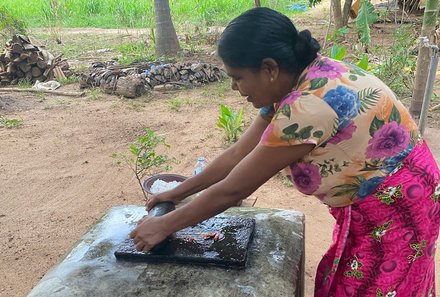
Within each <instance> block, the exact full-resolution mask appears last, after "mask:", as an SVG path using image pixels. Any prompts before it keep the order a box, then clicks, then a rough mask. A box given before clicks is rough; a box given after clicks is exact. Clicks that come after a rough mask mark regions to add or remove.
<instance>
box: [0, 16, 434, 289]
mask: <svg viewBox="0 0 440 297" xmlns="http://www.w3.org/2000/svg"><path fill="white" fill-rule="evenodd" d="M301 24H302V25H304V26H310V27H311V28H312V32H313V31H314V30H315V31H316V32H318V33H319V34H321V35H320V36H321V38H320V39H322V36H324V35H323V33H322V32H323V31H325V29H326V27H325V21H324V20H323V18H321V19H310V20H309V22H308V23H307V22H305V21H304V22H302V23H301ZM77 31H78V30H77ZM65 34H66V36H67V37H66V38H65V40H68V39H69V35H67V34H68V33H65ZM72 34H75V32H73V33H72ZM77 34H79V33H77ZM80 34H83V35H84V34H89V35H90V36H93V34H99V35H100V36H101V37H102V36H103V35H104V36H107V37H108V36H110V37H108V38H112V39H115V40H118V39H122V38H125V37H127V33H126V32H123V36H122V35H121V32H117V31H116V32H113V31H109V32H105V31H102V30H101V31H99V32H94V31H85V32H82V33H80ZM319 34H318V35H319ZM378 35H380V34H378ZM107 37H106V38H107ZM70 38H72V39H73V38H74V36H73V35H71V36H70ZM318 38H319V36H318ZM381 38H382V37H381ZM207 57H208V56H207ZM436 85H437V86H438V85H439V84H438V82H437V84H436ZM61 89H62V90H67V91H77V90H78V85H77V84H73V85H68V86H63V87H62V88H61ZM176 102H180V104H181V106H180V107H179V108H177V107H176ZM0 103H1V105H0V107H1V108H0V116H4V117H7V118H18V119H22V120H23V126H22V127H21V128H18V129H6V128H0V205H1V206H0V250H1V251H2V252H1V253H0V296H2V297H6V296H7V297H15V296H25V295H26V294H27V293H28V292H29V291H30V290H31V289H32V288H33V287H34V286H35V284H36V283H37V282H38V281H39V280H40V279H41V277H43V275H44V274H45V273H46V272H47V271H48V269H49V268H51V267H52V266H53V265H55V264H56V263H57V262H58V261H60V260H61V259H62V257H63V255H65V254H66V253H67V252H68V251H69V250H70V249H71V248H72V246H73V245H74V243H75V242H76V241H77V240H78V239H79V238H80V237H81V236H82V235H83V234H84V233H85V232H86V231H87V230H88V228H90V227H91V226H92V225H93V224H94V223H95V222H96V221H97V220H98V219H99V218H100V217H102V216H103V215H104V214H105V213H106V212H107V211H108V210H109V209H110V208H111V207H113V206H116V205H121V204H137V205H142V204H143V199H142V194H141V191H140V189H139V186H138V184H137V182H136V180H135V179H134V176H133V174H132V172H131V171H130V170H129V169H128V168H126V167H118V166H117V165H116V162H115V160H114V159H113V158H112V157H111V155H112V154H113V153H115V152H117V153H120V152H127V151H128V146H129V144H130V143H131V142H132V141H133V140H134V139H135V138H136V137H138V136H139V135H141V134H142V132H143V130H144V129H145V128H146V127H149V128H152V129H153V130H155V131H156V132H158V133H160V134H163V135H165V137H166V139H167V142H168V143H169V144H170V145H171V148H170V149H169V150H162V149H161V150H160V152H163V153H166V154H167V155H169V156H172V157H175V158H176V159H177V160H178V161H179V163H178V164H175V165H174V166H173V169H172V172H175V173H179V174H183V175H191V174H192V169H193V166H194V164H195V160H196V157H197V156H201V155H204V156H206V157H207V159H208V161H209V160H212V159H213V158H215V156H216V155H218V154H219V153H220V152H221V151H222V150H223V149H224V148H225V144H224V141H223V132H222V131H221V130H219V129H218V128H216V125H215V123H216V120H217V117H218V115H219V104H220V103H224V104H227V105H229V106H231V107H233V108H234V109H236V110H237V109H238V108H239V107H243V108H244V111H245V118H246V124H249V123H250V121H251V120H252V118H254V117H255V115H256V111H255V110H254V109H253V108H252V107H250V106H248V105H246V103H245V102H244V100H243V99H242V98H240V97H239V96H237V94H235V93H234V92H232V91H230V90H229V83H228V82H224V83H217V84H212V85H209V86H206V87H203V88H198V89H193V90H182V91H173V92H169V93H158V92H154V93H153V94H151V95H150V96H148V97H144V98H140V99H136V100H127V99H122V98H118V97H116V96H110V95H104V94H101V93H99V92H95V91H94V92H88V93H87V95H86V96H85V97H81V98H72V97H58V96H51V95H37V94H30V93H24V94H23V93H0ZM176 109H178V110H176ZM435 118H438V113H437V114H434V118H432V119H431V120H432V122H431V126H432V125H433V127H430V129H429V130H428V131H427V138H428V141H429V143H430V145H431V147H432V149H433V151H434V154H435V156H436V157H437V160H439V161H440V129H439V128H438V125H437V124H436V121H435ZM433 123H434V124H433ZM250 198H251V199H250V200H252V201H254V200H256V204H255V207H262V208H285V209H294V210H298V211H301V212H303V213H304V214H305V216H306V265H305V276H306V290H305V291H306V293H305V296H312V292H313V279H314V274H315V271H316V266H317V264H318V261H319V259H320V257H321V256H322V255H323V253H324V252H325V251H326V249H327V247H328V246H329V244H330V241H331V230H332V226H333V223H334V220H333V219H332V217H331V216H330V215H329V214H328V211H327V208H326V207H325V206H324V205H322V204H320V202H319V201H318V200H317V199H315V198H313V197H307V196H304V195H301V194H299V193H298V192H296V191H295V190H294V189H293V188H291V187H290V186H289V184H288V183H286V181H285V179H284V178H283V176H282V175H278V176H275V177H274V178H272V179H271V180H270V181H269V182H267V183H266V184H265V185H263V186H262V187H261V188H260V189H259V190H258V191H256V192H255V193H254V194H253V195H252V196H251V197H250ZM437 259H438V256H437ZM438 263H439V261H438ZM437 276H438V277H437V279H439V278H440V277H439V275H437Z"/></svg>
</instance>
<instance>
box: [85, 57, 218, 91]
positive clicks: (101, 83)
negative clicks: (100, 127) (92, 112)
mask: <svg viewBox="0 0 440 297" xmlns="http://www.w3.org/2000/svg"><path fill="white" fill-rule="evenodd" d="M89 70H90V74H88V75H85V74H83V75H81V76H80V88H88V87H100V88H101V89H103V90H104V92H106V93H115V94H118V95H122V96H125V97H129V98H130V97H131V98H134V97H138V96H140V95H142V94H143V93H145V92H148V91H149V90H152V89H156V90H157V89H163V88H167V87H170V88H176V87H188V88H190V87H194V86H199V85H202V84H205V83H209V82H214V81H219V80H221V79H222V78H224V77H225V76H226V73H225V72H224V70H223V69H221V68H220V67H218V66H216V65H213V64H208V63H189V62H188V63H170V64H160V65H156V64H135V65H130V66H127V67H122V66H120V65H117V64H115V63H114V62H108V63H101V62H96V63H93V64H92V65H91V67H90V69H89Z"/></svg>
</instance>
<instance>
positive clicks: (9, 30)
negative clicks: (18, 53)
mask: <svg viewBox="0 0 440 297" xmlns="http://www.w3.org/2000/svg"><path fill="white" fill-rule="evenodd" d="M16 33H21V34H25V33H26V25H25V23H24V22H23V21H21V20H19V18H17V17H16V16H14V15H13V14H12V13H11V12H10V11H9V10H8V9H7V8H6V7H5V6H4V5H3V4H0V39H5V40H6V39H9V38H11V36H12V35H14V34H16ZM2 43H3V42H2Z"/></svg>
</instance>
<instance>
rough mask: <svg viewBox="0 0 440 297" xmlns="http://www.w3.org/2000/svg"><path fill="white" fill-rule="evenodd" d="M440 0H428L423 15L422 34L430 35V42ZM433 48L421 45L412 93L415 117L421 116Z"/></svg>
mask: <svg viewBox="0 0 440 297" xmlns="http://www.w3.org/2000/svg"><path fill="white" fill-rule="evenodd" d="M438 2H439V0H427V2H426V7H425V12H424V15H423V25H422V31H421V32H420V36H426V37H428V39H429V41H430V43H433V40H434V34H435V23H436V21H437V18H438V10H439V6H438ZM430 53H431V49H430V48H428V47H420V48H419V55H418V57H417V68H416V82H415V87H414V91H413V95H412V100H411V106H410V109H409V111H410V113H411V115H412V116H413V117H415V118H419V117H420V111H421V109H422V104H423V96H424V94H425V86H426V80H427V78H428V71H429V63H430V61H431V59H430Z"/></svg>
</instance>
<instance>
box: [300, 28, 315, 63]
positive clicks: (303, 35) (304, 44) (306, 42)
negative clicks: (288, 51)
mask: <svg viewBox="0 0 440 297" xmlns="http://www.w3.org/2000/svg"><path fill="white" fill-rule="evenodd" d="M320 49H321V46H320V45H319V43H318V41H317V40H316V39H315V38H313V37H312V33H310V31H309V30H302V31H300V32H298V39H297V40H296V42H295V45H294V51H295V54H296V56H298V57H302V58H305V59H299V60H303V61H307V62H310V59H308V57H313V59H314V57H316V54H317V53H318V52H319V50H320ZM313 59H312V60H313Z"/></svg>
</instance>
